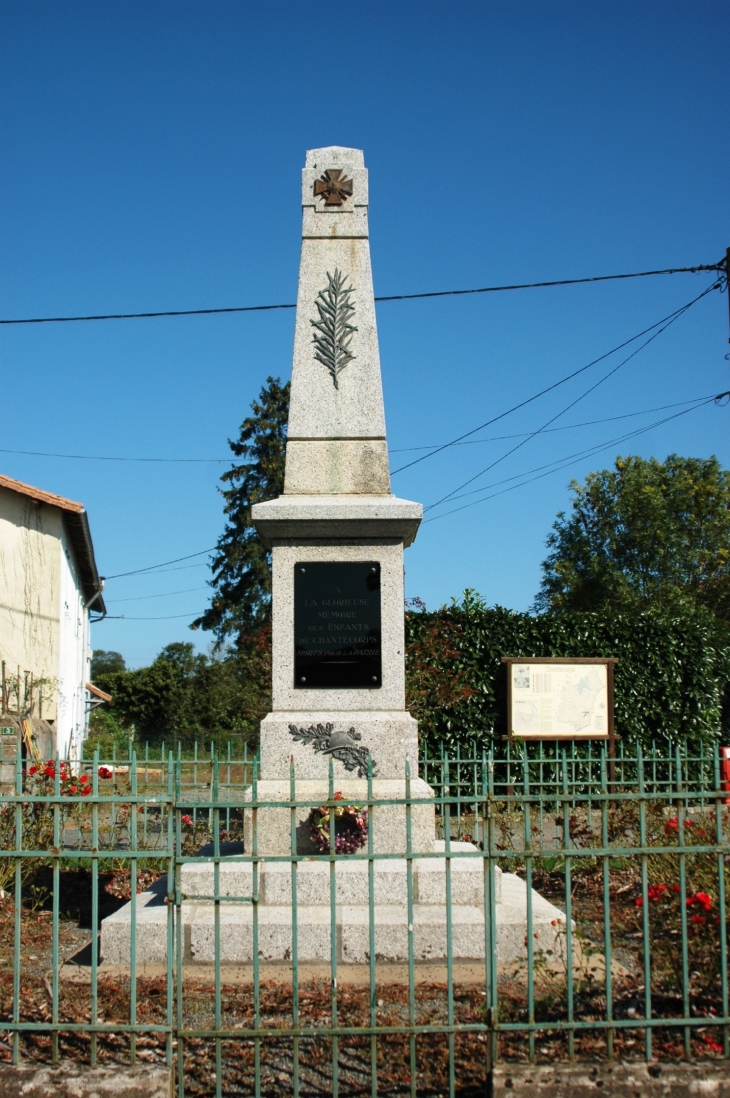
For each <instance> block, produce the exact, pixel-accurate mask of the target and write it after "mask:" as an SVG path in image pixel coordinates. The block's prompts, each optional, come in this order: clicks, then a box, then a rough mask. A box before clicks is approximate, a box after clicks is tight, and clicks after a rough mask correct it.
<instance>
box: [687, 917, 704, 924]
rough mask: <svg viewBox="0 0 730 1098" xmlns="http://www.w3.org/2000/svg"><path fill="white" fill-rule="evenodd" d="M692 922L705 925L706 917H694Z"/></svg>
mask: <svg viewBox="0 0 730 1098" xmlns="http://www.w3.org/2000/svg"><path fill="white" fill-rule="evenodd" d="M690 921H691V922H693V923H704V921H705V917H704V915H693V916H692V919H691V920H690Z"/></svg>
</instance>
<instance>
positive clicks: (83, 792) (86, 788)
mask: <svg viewBox="0 0 730 1098" xmlns="http://www.w3.org/2000/svg"><path fill="white" fill-rule="evenodd" d="M89 793H91V786H90V785H85V786H84V788H83V789H82V790H81V796H82V797H88V795H89Z"/></svg>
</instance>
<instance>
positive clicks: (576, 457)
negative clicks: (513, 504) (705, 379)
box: [423, 392, 730, 526]
mask: <svg viewBox="0 0 730 1098" xmlns="http://www.w3.org/2000/svg"><path fill="white" fill-rule="evenodd" d="M725 396H730V392H728V393H720V394H719V395H718V396H717V397H709V398H708V399H707V400H706V401H705V402H704V404H698V405H696V406H695V407H694V408H685V409H684V411H682V412H675V414H674V415H673V416H665V417H664V419H660V420H657V421H656V423H650V424H648V426H646V427H639V428H637V429H636V430H635V431H629V432H628V433H627V434H624V435H620V436H618V437H617V438H613V439H609V441H608V442H602V443H599V444H598V445H597V446H594V447H591V448H590V449H588V450H583V451H581V452H580V453H577V454H570V455H568V456H567V457H564V458H558V459H557V460H556V461H551V462H548V463H547V464H545V465H538V466H537V467H536V468H535V469H528V470H526V471H525V472H523V473H515V474H514V476H511V477H505V478H504V480H498V481H495V482H494V484H488V485H484V486H482V487H481V488H477V489H473V490H472V492H465V493H464V496H467V495H472V494H475V493H476V492H486V491H489V490H490V489H491V488H496V487H497V486H498V485H500V484H508V483H509V482H510V481H512V480H518V479H519V478H521V477H528V478H529V479H528V480H522V481H521V482H520V483H519V484H512V485H510V487H509V488H503V489H502V490H501V491H499V492H493V493H492V494H491V495H488V496H482V498H481V499H475V500H472V501H471V502H470V503H464V504H462V506H461V507H453V508H452V509H451V510H450V511H443V512H442V513H441V514H440V515H432V516H431V518H429V519H424V522H423V525H424V526H425V525H427V523H429V522H436V521H438V520H439V519H442V518H446V516H447V515H454V514H456V513H457V511H465V510H467V509H468V508H469V507H476V506H477V504H479V503H485V502H486V501H487V500H490V499H494V498H495V496H502V495H504V494H505V493H506V492H512V491H514V490H515V488H522V487H524V486H525V485H527V484H531V483H532V482H533V481H536V480H542V479H543V477H546V476H550V474H551V473H558V472H560V471H561V469H566V468H568V467H569V466H570V465H574V464H575V463H576V462H577V461H581V460H582V459H584V458H586V457H592V456H594V455H595V454H600V453H602V452H603V451H605V450H610V449H611V448H612V447H613V446H616V445H617V444H618V443H620V442H626V441H628V439H630V438H636V437H637V436H638V435H643V434H646V433H647V432H648V431H653V430H654V429H655V428H656V427H661V426H662V425H663V424H664V423H669V422H670V421H671V420H674V419H679V418H680V417H681V416H686V415H689V413H690V412H696V411H697V410H698V408H702V407H704V406H705V405H707V404H711V403H713V402H715V403H717V402H718V401H719V400H720V399H721V398H722V397H725ZM551 466H556V468H551ZM543 470H546V471H543ZM532 474H537V475H535V476H533V475H532ZM457 498H463V497H457Z"/></svg>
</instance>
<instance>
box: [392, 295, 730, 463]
mask: <svg viewBox="0 0 730 1098" xmlns="http://www.w3.org/2000/svg"><path fill="white" fill-rule="evenodd" d="M722 285H724V282H723V280H722V279H718V280H717V281H716V282H713V284H712V285H711V286H708V287H707V289H705V290H703V291H702V293H701V294H699V295H698V296H697V297H696V298H693V299H692V301H690V302H688V303H687V304H686V305H682V306H680V308H679V309H675V310H674V311H673V312H671V313H669V314H668V316H665V317H662V319H661V320H657V321H656V322H655V323H654V324H650V325H649V327H648V328H644V329H643V331H641V332H637V333H636V335H633V336H631V338H630V339H625V340H624V341H623V343H619V344H618V345H617V346H616V347H612V348H611V350H610V351H606V352H605V354H602V355H599V356H598V358H594V359H593V360H592V361H591V362H587V363H586V365H585V366H580V367H579V368H578V369H577V370H573V371H572V373H570V374H566V375H565V377H561V378H560V379H559V380H558V381H554V382H553V383H552V385H547V386H546V387H545V388H544V389H540V391H539V392H537V393H533V394H532V396H529V397H526V398H525V400H521V401H519V403H517V404H513V405H512V407H511V408H508V409H507V410H506V411H505V412H500V413H499V415H497V416H493V417H492V418H491V419H488V420H486V422H484V423H480V424H479V426H478V427H473V428H472V429H471V430H470V431H465V432H464V434H462V435H457V437H456V438H454V439H452V440H451V442H445V443H444V444H443V445H442V446H439V447H437V449H435V450H432V451H431V453H430V454H423V455H422V456H421V457H419V458H414V459H413V461H409V462H407V463H406V464H405V465H401V466H400V467H399V468H398V469H394V470H393V472H392V473H391V476H395V475H396V473H402V472H404V470H406V469H410V468H412V466H414V465H419V464H420V463H421V462H422V461H427V460H428V458H431V457H435V456H436V454H440V453H441V452H442V451H443V450H448V449H449V448H450V447H451V446H455V445H456V444H457V443H459V442H461V441H462V440H463V439H465V438H470V437H471V435H475V434H477V432H479V431H483V430H484V428H485V427H491V426H492V424H493V423H498V422H499V420H500V419H505V418H506V417H507V416H509V415H512V413H513V412H517V411H519V409H520V408H525V407H526V406H527V405H528V404H532V403H533V401H535V400H538V399H539V398H540V397H542V396H545V394H546V393H551V392H552V391H553V389H558V388H559V387H560V386H561V385H565V383H566V382H568V381H572V379H573V378H574V377H578V375H579V374H583V373H585V371H586V370H590V369H591V367H592V366H597V365H598V363H599V362H603V361H604V359H607V358H610V356H611V355H614V354H616V352H617V351H621V350H623V348H624V347H628V346H629V344H631V343H635V342H636V340H637V339H641V337H642V336H645V335H648V333H649V332H653V331H654V329H655V328H659V327H660V326H661V325H662V324H666V323H667V322H671V321H672V320H674V319H676V318H677V317H678V316H680V315H681V314H682V313H683V312H685V311H686V310H687V309H688V308H690V307H691V306H692V305H694V304H695V303H696V302H697V301H699V300H700V298H703V297H704V296H705V295H706V294H708V293H710V291H712V290H716V289H718V288H719V287H720V286H722Z"/></svg>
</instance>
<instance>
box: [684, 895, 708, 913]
mask: <svg viewBox="0 0 730 1098" xmlns="http://www.w3.org/2000/svg"><path fill="white" fill-rule="evenodd" d="M692 904H699V905H700V907H703V908H704V909H705V911H709V910H710V908H711V907H712V896H708V895H707V893H706V892H695V894H694V896H689V897H688V899H687V907H691V906H692Z"/></svg>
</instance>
